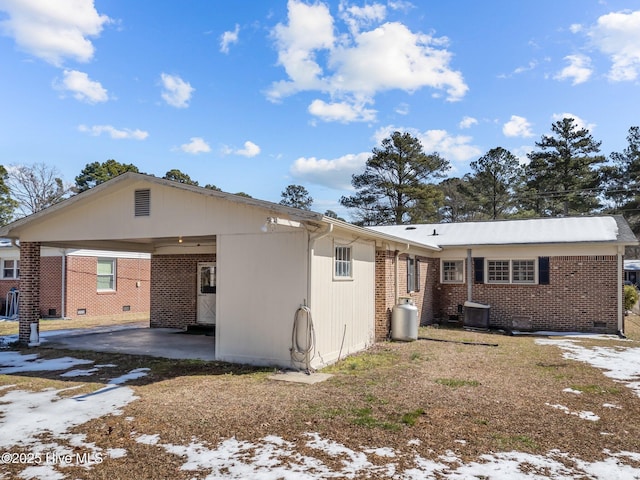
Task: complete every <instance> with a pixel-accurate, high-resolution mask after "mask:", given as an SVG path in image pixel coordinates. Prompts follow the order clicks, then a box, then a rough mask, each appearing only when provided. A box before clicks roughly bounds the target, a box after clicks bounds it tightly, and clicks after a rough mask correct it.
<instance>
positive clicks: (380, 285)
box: [375, 250, 395, 342]
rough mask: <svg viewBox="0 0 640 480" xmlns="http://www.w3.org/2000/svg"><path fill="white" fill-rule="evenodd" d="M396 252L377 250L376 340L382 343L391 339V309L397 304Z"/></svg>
mask: <svg viewBox="0 0 640 480" xmlns="http://www.w3.org/2000/svg"><path fill="white" fill-rule="evenodd" d="M394 260H395V258H394V252H391V251H387V250H376V257H375V261H376V262H375V275H376V287H375V288H376V292H375V302H376V319H375V339H376V342H380V341H383V340H386V339H388V338H389V331H390V328H391V309H392V308H393V305H394V304H395V277H394V268H393V262H394Z"/></svg>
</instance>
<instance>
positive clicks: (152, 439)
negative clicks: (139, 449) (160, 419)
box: [136, 433, 160, 445]
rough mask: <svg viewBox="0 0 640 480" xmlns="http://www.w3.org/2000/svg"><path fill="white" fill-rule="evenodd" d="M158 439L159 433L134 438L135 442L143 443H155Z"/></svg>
mask: <svg viewBox="0 0 640 480" xmlns="http://www.w3.org/2000/svg"><path fill="white" fill-rule="evenodd" d="M159 441H160V435H158V434H157V433H156V434H154V435H140V436H139V437H137V438H136V442H138V443H142V444H144V445H155V444H157V443H158V442H159Z"/></svg>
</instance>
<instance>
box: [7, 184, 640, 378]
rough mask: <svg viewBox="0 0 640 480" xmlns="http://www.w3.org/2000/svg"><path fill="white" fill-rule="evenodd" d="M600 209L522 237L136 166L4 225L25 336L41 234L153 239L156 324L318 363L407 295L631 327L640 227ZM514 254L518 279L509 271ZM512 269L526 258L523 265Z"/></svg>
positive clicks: (355, 341)
mask: <svg viewBox="0 0 640 480" xmlns="http://www.w3.org/2000/svg"><path fill="white" fill-rule="evenodd" d="M598 218H599V220H594V221H595V223H593V224H592V223H589V220H588V219H582V220H581V222H586V223H579V224H572V225H568V224H564V223H562V224H561V223H557V224H553V225H552V227H553V228H555V227H560V226H565V227H566V228H569V229H570V231H574V230H571V229H574V228H576V229H582V228H583V227H585V226H587V227H589V231H590V232H591V234H592V235H591V236H586V235H574V236H573V237H569V236H567V237H566V238H564V239H563V240H562V241H561V239H555V237H554V239H552V240H550V239H549V238H547V237H541V238H538V237H531V238H530V240H529V241H528V242H524V241H521V242H520V243H518V242H516V240H517V239H516V238H515V236H514V235H512V234H508V235H507V233H506V232H507V231H510V228H512V227H509V226H508V225H515V226H518V225H520V224H518V223H511V222H505V223H503V224H498V225H494V226H493V227H487V228H481V227H480V226H479V225H478V224H476V228H477V232H475V233H474V232H473V230H468V231H467V232H466V233H462V232H459V233H456V232H453V231H447V229H448V228H453V225H436V226H429V227H425V226H408V227H407V226H398V227H397V228H396V227H386V228H387V229H388V230H385V229H384V228H380V229H373V228H362V227H358V226H355V225H351V224H349V223H346V222H343V221H340V220H336V219H333V218H329V217H326V216H324V215H322V214H319V213H315V212H310V211H306V210H299V209H294V208H290V207H286V206H283V205H279V204H274V203H271V202H265V201H261V200H256V199H253V198H247V197H244V196H237V195H232V194H228V193H223V192H218V191H214V190H209V189H204V188H200V187H195V186H191V185H185V184H181V183H177V182H172V181H169V180H165V179H161V178H156V177H152V176H147V175H142V174H138V173H133V172H128V173H125V174H123V175H120V176H118V177H116V178H114V179H112V180H109V181H108V182H105V183H103V184H101V185H98V186H96V187H94V188H92V189H90V190H88V191H85V192H82V193H80V194H78V195H76V196H74V197H71V198H69V199H67V200H65V201H64V202H61V203H59V204H56V205H54V206H52V207H50V208H48V209H46V210H43V211H41V212H38V213H36V214H34V215H32V216H30V217H26V218H24V219H21V220H18V221H16V222H13V223H11V224H9V225H6V226H4V227H2V228H0V236H3V237H6V238H10V239H12V240H14V241H19V243H20V246H21V248H20V269H21V272H20V276H21V278H20V290H21V302H22V303H21V309H20V339H21V341H22V342H25V343H27V342H28V341H29V335H30V329H31V325H32V324H34V323H35V324H37V323H38V318H39V312H40V304H41V303H42V298H41V297H40V290H39V285H40V281H41V278H42V276H43V268H42V265H43V257H42V253H41V251H42V247H51V248H64V249H90V250H109V251H127V252H140V253H147V254H149V255H150V258H151V260H150V263H151V266H150V326H151V327H174V328H183V329H185V328H187V327H189V326H191V325H205V326H213V327H215V357H216V359H218V360H222V361H230V362H237V363H250V364H256V365H277V366H284V367H287V366H294V367H297V368H318V367H320V366H323V365H327V364H331V363H333V362H335V361H336V360H338V359H339V358H340V357H341V356H344V355H347V354H350V353H353V352H357V351H360V350H362V349H364V348H366V347H368V346H369V345H371V344H372V343H373V342H375V341H379V340H384V339H386V338H388V336H389V329H390V319H391V312H392V310H393V308H394V306H395V305H396V304H397V303H398V301H399V299H400V297H405V296H410V297H411V298H412V299H413V300H414V302H415V304H416V306H417V308H418V317H419V320H420V322H422V323H424V324H428V323H432V322H434V321H436V320H438V319H441V318H447V319H448V318H449V316H454V315H459V314H460V312H459V309H460V308H461V307H460V305H462V304H464V302H465V300H466V299H468V298H471V299H473V300H474V301H476V302H481V301H484V302H487V303H490V304H491V314H490V315H491V320H492V323H495V324H498V325H499V324H508V323H509V322H511V321H512V320H513V318H514V317H515V316H518V317H520V316H527V318H530V319H531V326H533V327H535V328H538V326H542V325H548V326H549V327H555V329H560V330H576V329H580V330H583V331H594V330H596V331H607V332H615V331H617V330H620V329H622V328H623V325H622V321H623V312H622V290H621V288H622V287H621V284H622V253H623V252H624V246H625V245H626V244H631V243H635V237H634V238H633V241H632V240H631V237H630V235H631V236H632V234H630V230H629V229H628V226H627V225H626V223H625V222H624V220H622V219H621V218H618V217H598ZM549 220H552V219H549ZM566 220H569V219H566ZM500 225H502V227H503V228H504V229H505V231H501V230H500V228H498V227H499V226H500ZM523 225H525V224H523ZM527 225H528V224H527ZM545 225H546V223H545ZM552 227H545V229H546V230H547V231H549V230H550V229H551V230H552V229H553V228H552ZM425 228H428V229H429V230H428V231H429V232H431V233H433V235H431V233H430V234H428V235H427V234H426V230H425ZM523 228H524V227H523ZM496 229H497V230H496ZM432 230H435V231H432ZM485 230H486V231H487V232H486V235H488V236H487V237H486V238H485V237H484V236H483V235H485V234H484V233H482V234H481V232H484V231H485ZM535 230H536V228H535V226H534V227H527V229H526V231H527V232H528V233H530V232H531V231H535ZM592 230H593V231H592ZM449 232H451V233H449ZM470 232H471V233H470ZM492 232H493V233H495V234H497V235H494V236H493V238H494V240H491V238H490V236H491V235H490V234H491V233H492ZM528 233H527V234H528ZM460 235H464V236H463V237H460ZM504 235H507V236H506V237H505V236H504ZM455 238H457V239H458V240H457V243H456V241H454V240H452V239H455ZM495 238H502V240H500V241H496V240H495ZM436 239H437V240H436ZM509 239H510V241H508V242H507V241H506V240H509ZM445 240H446V241H445ZM479 259H483V260H482V262H480V260H479ZM544 259H547V260H546V263H545V260H544ZM498 260H499V261H501V262H503V263H496V262H497V261H498ZM505 262H506V263H505ZM532 262H533V263H532ZM545 265H546V266H545ZM499 267H501V268H503V269H504V268H506V269H507V270H508V275H509V276H508V278H509V282H508V283H496V282H495V281H494V280H495V278H496V277H495V272H496V270H497V269H498V270H499ZM513 269H517V270H525V271H527V273H523V274H522V275H523V276H522V277H513V276H512V273H511V272H512V270H513ZM480 272H483V273H482V275H480ZM503 274H504V272H503ZM531 275H533V280H534V281H535V284H532V282H530V281H529V280H530V278H531ZM505 278H507V277H505ZM513 278H516V281H512V280H511V279H513ZM468 279H473V282H469V281H468ZM519 279H523V280H524V281H523V282H522V283H523V284H520V280H519ZM469 292H470V294H469Z"/></svg>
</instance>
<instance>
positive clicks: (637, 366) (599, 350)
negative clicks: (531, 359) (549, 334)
mask: <svg viewBox="0 0 640 480" xmlns="http://www.w3.org/2000/svg"><path fill="white" fill-rule="evenodd" d="M536 343H537V344H538V345H554V346H556V347H559V348H561V349H562V350H563V354H562V356H563V357H564V358H566V359H569V360H577V361H579V362H585V363H588V364H590V365H591V366H593V367H595V368H599V369H601V370H602V371H603V372H604V374H605V375H606V376H607V377H610V378H613V379H614V380H616V381H619V382H622V383H624V384H625V385H626V386H627V387H629V388H631V389H632V390H633V391H634V392H635V394H636V395H638V396H640V348H628V347H619V346H616V347H600V346H595V347H590V348H587V347H583V346H582V345H580V341H579V340H578V339H575V338H561V339H546V338H545V339H537V340H536Z"/></svg>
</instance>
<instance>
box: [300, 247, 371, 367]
mask: <svg viewBox="0 0 640 480" xmlns="http://www.w3.org/2000/svg"><path fill="white" fill-rule="evenodd" d="M334 242H338V244H339V245H346V244H350V245H351V247H352V258H353V276H352V279H351V280H335V279H334V277H333V268H334V263H333V261H334V257H333V252H334V246H335V245H336V243H334ZM313 250H314V252H313V263H312V283H311V284H312V292H311V312H312V315H313V324H314V328H315V333H316V356H315V358H314V359H313V362H312V366H314V367H316V368H317V367H319V366H321V365H323V364H330V363H333V362H335V361H337V360H338V355H342V356H343V357H344V356H345V355H347V354H349V353H353V352H357V351H360V350H363V349H364V348H366V347H367V346H369V345H371V344H373V342H374V329H375V244H374V243H373V242H366V241H362V240H355V241H354V239H353V238H335V237H332V236H328V237H324V238H322V239H320V240H318V241H317V242H316V244H315V245H314V249H313Z"/></svg>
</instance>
